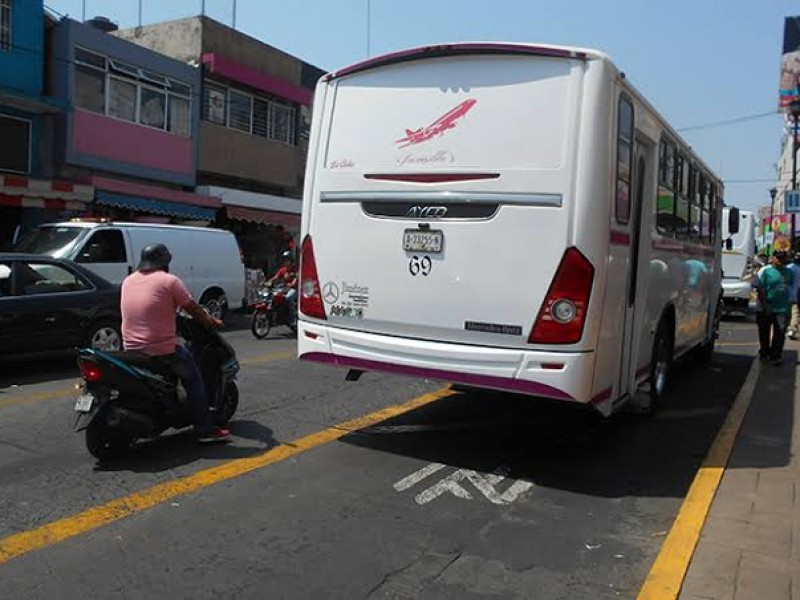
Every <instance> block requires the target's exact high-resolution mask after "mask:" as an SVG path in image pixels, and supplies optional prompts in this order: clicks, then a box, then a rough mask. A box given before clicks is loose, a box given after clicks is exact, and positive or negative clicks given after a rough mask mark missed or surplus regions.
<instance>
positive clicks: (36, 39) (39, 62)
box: [0, 0, 93, 248]
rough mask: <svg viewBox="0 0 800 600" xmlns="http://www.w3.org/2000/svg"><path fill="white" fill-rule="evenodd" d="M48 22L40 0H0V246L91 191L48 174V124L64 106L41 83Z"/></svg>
mask: <svg viewBox="0 0 800 600" xmlns="http://www.w3.org/2000/svg"><path fill="white" fill-rule="evenodd" d="M54 23H55V19H54V18H53V17H51V16H50V15H49V14H46V13H45V11H44V7H43V4H42V2H41V0H26V1H19V0H0V73H2V77H0V140H2V143H1V144H0V248H9V247H10V246H11V245H12V243H13V242H14V240H15V239H16V238H17V237H18V236H19V235H20V233H21V232H23V231H24V229H25V228H26V227H27V226H32V225H35V224H36V223H39V222H42V221H45V220H51V219H52V220H57V219H59V218H62V217H64V216H66V215H69V214H73V213H74V212H80V211H82V210H84V209H85V206H86V205H87V203H89V202H91V200H92V197H93V190H92V188H91V186H90V185H76V184H75V183H74V182H72V181H64V180H60V179H57V178H54V175H55V172H54V169H53V160H52V159H53V156H52V151H53V147H54V143H53V137H54V135H53V132H54V125H55V123H56V121H57V119H58V118H60V117H61V115H63V114H64V112H65V109H66V105H65V104H64V103H61V102H59V101H57V100H55V99H54V98H53V97H51V96H50V95H49V90H46V89H45V87H46V86H45V77H44V73H45V66H46V65H48V64H49V63H50V61H49V60H48V56H47V52H46V47H45V39H46V35H47V33H48V32H49V31H50V30H51V29H52V27H53V26H54Z"/></svg>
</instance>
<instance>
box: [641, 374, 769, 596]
mask: <svg viewBox="0 0 800 600" xmlns="http://www.w3.org/2000/svg"><path fill="white" fill-rule="evenodd" d="M760 372H761V361H759V360H758V359H757V358H756V359H754V360H753V363H752V365H751V367H750V371H749V372H748V374H747V378H746V379H745V382H744V385H743V386H742V388H741V389H740V390H739V394H738V395H737V396H736V400H735V401H734V403H733V407H732V408H731V410H730V412H728V416H727V418H726V419H725V423H723V425H722V428H721V429H720V430H719V432H718V433H717V437H716V438H715V439H714V443H713V444H712V445H711V448H710V450H709V451H708V454H707V455H706V458H705V460H704V461H703V464H702V466H701V467H700V469H699V470H698V472H697V475H696V476H695V478H694V481H693V482H692V485H691V487H690V488H689V493H688V494H687V495H686V499H685V500H684V501H683V504H682V505H681V508H680V510H679V511H678V516H677V517H676V518H675V522H674V523H673V525H672V529H670V532H669V534H668V535H667V538H666V540H664V545H663V546H662V547H661V551H660V552H659V553H658V556H657V557H656V560H655V562H654V563H653V567H652V568H651V569H650V573H649V574H648V575H647V578H646V579H645V582H644V585H643V586H642V588H641V589H640V590H639V595H638V596H637V600H674V599H676V598H677V597H678V594H680V591H681V586H682V585H683V580H684V578H685V577H686V573H687V571H688V570H689V564H690V563H691V560H692V555H693V554H694V549H695V547H696V546H697V541H698V540H699V539H700V533H701V532H702V530H703V525H704V524H705V521H706V517H707V516H708V510H709V508H711V502H712V501H713V500H714V495H715V494H716V493H717V488H718V487H719V483H720V481H721V480H722V476H723V474H724V473H725V467H726V466H727V464H728V459H729V458H730V455H731V451H732V450H733V445H734V443H735V442H736V436H737V435H738V434H739V429H740V428H741V426H742V421H743V420H744V417H745V415H746V414H747V409H748V408H749V407H750V402H751V400H752V399H753V392H754V391H755V387H756V383H757V382H758V375H759V373H760Z"/></svg>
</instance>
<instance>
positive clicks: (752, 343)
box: [717, 342, 758, 346]
mask: <svg viewBox="0 0 800 600" xmlns="http://www.w3.org/2000/svg"><path fill="white" fill-rule="evenodd" d="M717 346H758V342H717Z"/></svg>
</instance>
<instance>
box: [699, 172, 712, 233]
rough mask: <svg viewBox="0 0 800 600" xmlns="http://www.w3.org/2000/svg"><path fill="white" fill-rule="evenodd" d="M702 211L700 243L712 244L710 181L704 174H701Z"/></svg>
mask: <svg viewBox="0 0 800 600" xmlns="http://www.w3.org/2000/svg"><path fill="white" fill-rule="evenodd" d="M699 185H700V209H701V211H702V213H701V214H702V217H701V218H702V220H701V227H700V241H701V242H702V243H703V244H706V245H708V244H711V242H712V239H711V196H709V194H708V179H706V175H705V174H704V173H701V174H700V184H699Z"/></svg>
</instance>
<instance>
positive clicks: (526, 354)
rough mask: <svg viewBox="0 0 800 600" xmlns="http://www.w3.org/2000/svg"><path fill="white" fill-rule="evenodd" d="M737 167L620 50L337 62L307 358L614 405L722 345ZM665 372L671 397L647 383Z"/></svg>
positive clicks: (312, 232)
mask: <svg viewBox="0 0 800 600" xmlns="http://www.w3.org/2000/svg"><path fill="white" fill-rule="evenodd" d="M721 198H722V184H721V182H720V180H719V179H718V178H717V177H716V176H715V175H714V173H712V171H711V170H710V169H709V168H708V167H707V166H706V165H705V164H704V163H703V162H702V161H701V160H700V159H699V158H698V157H697V156H696V155H695V154H694V153H693V152H692V150H691V148H689V146H688V145H686V144H685V143H684V142H683V141H682V140H681V139H680V137H679V136H678V135H677V133H676V132H675V131H674V130H673V129H671V128H670V126H669V125H668V124H667V123H666V122H665V121H664V120H663V119H662V118H661V117H660V116H659V115H658V113H656V112H655V110H654V109H653V108H652V106H651V105H650V104H649V103H648V102H647V101H646V100H645V99H644V98H643V97H642V96H641V95H640V94H639V93H638V92H637V91H636V90H635V89H634V88H633V87H632V86H631V85H630V83H629V82H628V80H627V78H626V77H625V75H624V74H623V73H622V72H620V71H619V70H618V69H617V68H616V67H615V66H614V65H613V64H612V63H611V61H610V60H609V59H608V58H607V57H606V56H605V55H604V54H602V53H599V52H596V51H592V50H583V49H575V48H564V47H553V46H534V45H525V44H500V43H462V44H449V45H441V46H433V47H425V48H417V49H412V50H407V51H402V52H397V53H393V54H388V55H385V56H381V57H378V58H374V59H370V60H368V61H366V62H363V63H360V64H356V65H354V66H351V67H348V68H344V69H342V70H340V71H337V72H334V73H330V74H328V75H326V76H325V77H323V78H322V79H321V80H320V82H319V84H318V86H317V90H316V95H315V99H314V113H313V125H312V132H311V142H310V148H309V156H308V165H307V176H306V188H305V195H304V202H303V221H302V223H303V224H302V234H301V235H302V238H303V241H302V247H301V266H300V273H301V288H300V322H299V333H298V352H299V357H300V358H301V359H303V360H309V361H317V362H321V363H328V364H333V365H339V366H341V367H345V368H348V369H350V373H349V374H348V375H349V378H350V379H357V378H358V376H359V375H360V374H361V373H362V372H364V371H382V372H390V373H399V374H405V375H410V376H417V377H425V378H432V379H439V380H443V381H449V382H453V383H457V384H462V385H466V386H471V387H480V388H488V389H495V390H506V391H510V392H517V393H522V394H527V395H530V396H536V397H545V398H552V399H558V400H564V401H573V402H580V403H586V404H590V405H593V406H594V407H596V408H597V409H598V410H599V411H600V412H601V413H602V414H604V415H609V414H611V413H612V412H613V411H614V410H615V409H616V408H618V407H620V406H622V405H623V404H625V402H626V401H627V400H631V399H636V400H637V401H638V400H639V399H640V398H646V400H645V402H649V398H650V397H651V396H655V397H658V396H660V395H662V394H663V393H664V391H665V389H666V386H667V381H668V377H669V374H670V367H671V364H672V362H673V360H674V359H675V358H678V357H680V356H682V355H683V354H685V353H687V352H689V351H690V350H692V349H694V348H697V347H701V348H703V349H705V351H706V352H705V354H706V355H709V354H710V352H712V351H713V346H714V339H715V323H716V318H715V317H716V315H717V313H718V303H719V298H720V296H721V285H720V251H721V247H720V246H721V240H720V220H721V216H722V210H721V208H722V200H721ZM647 382H653V384H652V385H650V386H649V387H650V394H649V395H648V394H637V393H636V392H637V391H641V390H643V389H645V388H646V387H647V386H646V385H643V384H646V383H647Z"/></svg>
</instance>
